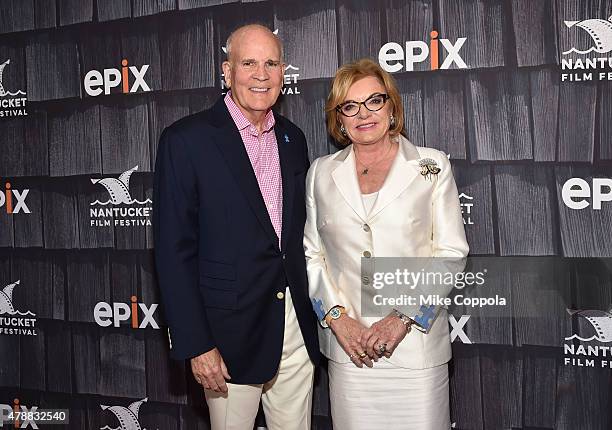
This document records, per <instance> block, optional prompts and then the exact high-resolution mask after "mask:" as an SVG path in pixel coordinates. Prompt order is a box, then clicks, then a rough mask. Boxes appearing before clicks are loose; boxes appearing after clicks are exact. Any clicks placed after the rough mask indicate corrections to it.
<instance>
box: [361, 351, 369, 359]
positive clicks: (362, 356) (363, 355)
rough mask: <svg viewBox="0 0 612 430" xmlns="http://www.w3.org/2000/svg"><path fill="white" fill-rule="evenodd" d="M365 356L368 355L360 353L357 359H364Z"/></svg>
mask: <svg viewBox="0 0 612 430" xmlns="http://www.w3.org/2000/svg"><path fill="white" fill-rule="evenodd" d="M367 356H368V354H366V353H365V352H360V353H359V358H365V357H367Z"/></svg>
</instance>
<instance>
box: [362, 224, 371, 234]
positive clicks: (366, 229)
mask: <svg viewBox="0 0 612 430" xmlns="http://www.w3.org/2000/svg"><path fill="white" fill-rule="evenodd" d="M363 231H365V232H369V231H370V226H369V225H367V224H364V225H363Z"/></svg>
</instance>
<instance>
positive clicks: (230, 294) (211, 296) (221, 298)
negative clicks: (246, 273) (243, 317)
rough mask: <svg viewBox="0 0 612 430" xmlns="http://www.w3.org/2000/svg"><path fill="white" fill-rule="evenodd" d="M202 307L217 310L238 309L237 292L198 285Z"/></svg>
mask: <svg viewBox="0 0 612 430" xmlns="http://www.w3.org/2000/svg"><path fill="white" fill-rule="evenodd" d="M200 291H202V297H203V298H204V306H205V307H207V308H219V309H229V310H235V309H236V308H237V307H238V292H237V291H232V290H219V289H217V288H210V287H209V286H206V285H200Z"/></svg>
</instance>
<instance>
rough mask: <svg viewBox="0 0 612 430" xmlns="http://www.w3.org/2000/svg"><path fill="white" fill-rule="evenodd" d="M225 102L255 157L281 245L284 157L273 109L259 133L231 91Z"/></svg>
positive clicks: (258, 180) (256, 170)
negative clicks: (279, 145) (282, 156)
mask: <svg viewBox="0 0 612 430" xmlns="http://www.w3.org/2000/svg"><path fill="white" fill-rule="evenodd" d="M225 105H226V106H227V109H228V110H229V113H230V115H231V116H232V119H233V120H234V123H235V124H236V127H238V131H239V132H240V136H241V137H242V142H243V143H244V147H245V149H246V152H247V154H248V156H249V160H251V166H253V171H254V172H255V177H256V178H257V183H258V184H259V191H261V195H262V197H263V200H264V203H265V204H266V208H268V215H269V216H270V221H272V226H273V227H274V231H276V235H277V236H278V243H279V247H280V243H281V242H280V241H281V231H282V227H283V182H282V179H281V169H280V159H279V157H278V145H277V143H276V135H275V134H274V124H275V123H276V121H275V120H274V114H272V111H271V110H270V111H269V112H268V113H267V115H266V117H265V119H264V121H265V129H264V131H263V132H262V133H261V134H259V132H258V131H257V127H255V126H254V125H253V124H251V122H250V121H249V120H248V119H247V118H246V117H245V116H244V115H243V113H242V112H241V111H240V109H239V108H238V106H236V103H234V100H232V97H231V91H228V92H227V94H226V96H225Z"/></svg>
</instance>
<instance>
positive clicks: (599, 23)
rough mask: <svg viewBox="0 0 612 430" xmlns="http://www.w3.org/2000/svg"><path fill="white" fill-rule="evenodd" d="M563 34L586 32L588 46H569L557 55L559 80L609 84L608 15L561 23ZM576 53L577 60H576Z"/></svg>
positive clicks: (611, 28)
mask: <svg viewBox="0 0 612 430" xmlns="http://www.w3.org/2000/svg"><path fill="white" fill-rule="evenodd" d="M563 24H565V27H566V28H565V30H566V31H581V32H586V33H587V34H588V35H589V37H590V40H589V42H590V46H588V47H587V48H586V49H579V48H578V47H576V46H571V47H569V48H568V49H567V50H565V51H563V52H562V53H561V54H562V56H561V70H562V73H561V81H562V82H583V81H612V57H611V56H610V52H612V16H610V17H609V18H608V19H607V20H606V19H598V18H591V19H585V20H582V21H563ZM575 54H578V58H576V56H577V55H575Z"/></svg>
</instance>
